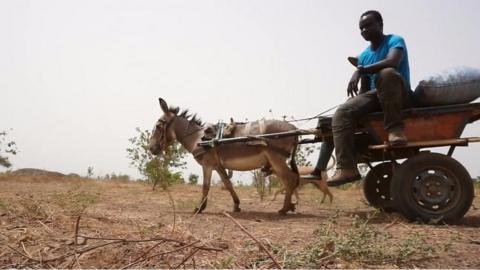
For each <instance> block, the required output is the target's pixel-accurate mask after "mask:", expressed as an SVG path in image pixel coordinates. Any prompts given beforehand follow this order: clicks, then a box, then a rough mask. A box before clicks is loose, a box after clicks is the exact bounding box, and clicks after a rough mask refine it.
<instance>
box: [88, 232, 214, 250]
mask: <svg viewBox="0 0 480 270" xmlns="http://www.w3.org/2000/svg"><path fill="white" fill-rule="evenodd" d="M79 237H82V238H85V239H95V240H110V241H122V242H124V243H141V242H155V241H165V242H174V243H177V244H181V245H187V243H185V242H183V241H180V240H177V239H171V238H165V237H156V238H151V239H133V240H129V239H123V238H108V237H91V236H86V235H79ZM197 242H198V241H197ZM197 242H195V243H197ZM196 248H199V249H202V250H206V251H223V249H221V248H215V247H207V246H197V247H196Z"/></svg>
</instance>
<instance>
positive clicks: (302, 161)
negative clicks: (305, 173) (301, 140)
mask: <svg viewBox="0 0 480 270" xmlns="http://www.w3.org/2000/svg"><path fill="white" fill-rule="evenodd" d="M314 151H315V146H314V145H303V144H299V145H298V148H297V155H296V156H295V162H296V163H297V165H298V166H312V162H310V161H309V160H308V157H309V156H310V155H311V154H312V153H313V152H314Z"/></svg>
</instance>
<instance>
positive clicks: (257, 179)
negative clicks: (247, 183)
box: [252, 169, 266, 201]
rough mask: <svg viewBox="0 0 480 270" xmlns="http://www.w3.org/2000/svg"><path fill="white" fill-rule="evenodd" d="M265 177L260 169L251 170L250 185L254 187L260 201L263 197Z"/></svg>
mask: <svg viewBox="0 0 480 270" xmlns="http://www.w3.org/2000/svg"><path fill="white" fill-rule="evenodd" d="M265 179H266V178H265V174H264V173H263V172H262V171H261V170H260V169H257V170H253V171H252V185H253V186H254V187H255V190H256V191H257V193H258V195H259V196H260V200H261V201H263V198H265V192H266V189H265V182H266V181H265Z"/></svg>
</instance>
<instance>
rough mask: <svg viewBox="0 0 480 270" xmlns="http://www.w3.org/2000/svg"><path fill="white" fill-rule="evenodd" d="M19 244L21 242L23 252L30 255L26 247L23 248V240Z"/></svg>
mask: <svg viewBox="0 0 480 270" xmlns="http://www.w3.org/2000/svg"><path fill="white" fill-rule="evenodd" d="M20 244H22V248H23V251H24V252H25V254H27V255H28V256H29V257H32V255H31V254H30V252H28V251H27V249H26V248H25V245H24V244H23V241H21V242H20Z"/></svg>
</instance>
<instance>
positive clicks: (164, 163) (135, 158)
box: [127, 127, 187, 190]
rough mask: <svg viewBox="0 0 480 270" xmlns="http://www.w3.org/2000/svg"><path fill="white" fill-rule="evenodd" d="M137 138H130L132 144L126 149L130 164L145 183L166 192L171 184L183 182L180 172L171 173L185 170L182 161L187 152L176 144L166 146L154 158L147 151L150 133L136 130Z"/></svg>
mask: <svg viewBox="0 0 480 270" xmlns="http://www.w3.org/2000/svg"><path fill="white" fill-rule="evenodd" d="M136 131H137V133H138V135H137V136H135V137H133V138H130V139H129V142H130V143H131V144H132V146H131V147H130V148H127V153H128V156H127V157H128V158H129V159H130V160H131V161H130V164H131V165H132V166H135V167H136V168H137V169H138V171H139V172H140V174H142V175H143V176H144V177H145V178H146V179H145V180H146V181H147V182H149V183H152V184H153V189H155V187H156V186H157V184H158V185H160V187H161V188H162V189H164V190H166V189H167V188H168V187H169V186H171V185H172V184H173V183H178V182H183V179H182V175H181V173H180V172H178V171H177V172H174V171H171V170H172V169H180V168H185V164H186V162H185V161H183V158H184V157H185V155H186V153H187V151H186V150H185V149H184V148H183V147H182V145H180V144H179V143H178V142H175V143H173V144H172V145H170V146H168V147H167V148H166V149H165V151H164V153H163V154H162V155H159V156H154V155H153V154H152V153H151V152H150V150H149V149H148V143H149V139H150V132H149V131H148V130H141V129H140V128H138V127H137V128H136Z"/></svg>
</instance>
